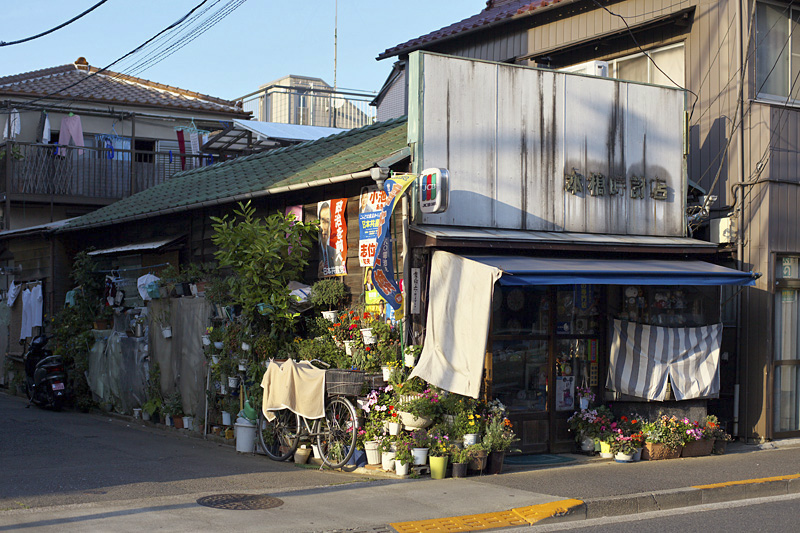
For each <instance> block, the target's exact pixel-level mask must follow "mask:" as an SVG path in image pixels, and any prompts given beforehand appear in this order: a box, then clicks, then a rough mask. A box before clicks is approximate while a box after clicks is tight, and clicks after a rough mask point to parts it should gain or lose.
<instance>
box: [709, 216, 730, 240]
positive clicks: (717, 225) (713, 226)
mask: <svg viewBox="0 0 800 533" xmlns="http://www.w3.org/2000/svg"><path fill="white" fill-rule="evenodd" d="M709 226H710V227H709V230H710V231H709V238H710V240H711V242H713V243H715V244H729V243H732V242H736V228H735V227H734V225H733V223H732V222H731V217H725V218H712V219H711V220H710V221H709Z"/></svg>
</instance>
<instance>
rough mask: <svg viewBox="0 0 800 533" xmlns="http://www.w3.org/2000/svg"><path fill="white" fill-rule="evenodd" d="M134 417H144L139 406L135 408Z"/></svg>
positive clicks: (137, 418)
mask: <svg viewBox="0 0 800 533" xmlns="http://www.w3.org/2000/svg"><path fill="white" fill-rule="evenodd" d="M133 418H134V419H135V420H139V419H140V418H142V410H141V409H139V408H138V407H135V408H134V409H133Z"/></svg>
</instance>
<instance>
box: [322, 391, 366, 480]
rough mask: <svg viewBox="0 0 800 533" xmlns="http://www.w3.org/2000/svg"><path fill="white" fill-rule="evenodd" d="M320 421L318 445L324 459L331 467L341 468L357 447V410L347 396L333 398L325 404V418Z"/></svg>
mask: <svg viewBox="0 0 800 533" xmlns="http://www.w3.org/2000/svg"><path fill="white" fill-rule="evenodd" d="M319 423H320V424H319V427H318V429H317V432H318V435H317V446H318V447H319V451H320V453H321V454H322V461H323V462H324V463H325V464H326V465H328V466H330V467H331V468H341V467H342V466H344V464H345V463H347V461H348V459H350V457H351V456H352V455H353V452H354V451H355V449H356V433H357V429H358V420H357V419H356V410H355V408H354V407H353V404H352V403H350V400H348V399H347V398H342V397H338V398H333V399H331V400H330V401H328V403H327V404H326V405H325V418H323V419H321V420H320V421H319Z"/></svg>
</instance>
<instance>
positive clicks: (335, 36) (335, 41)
mask: <svg viewBox="0 0 800 533" xmlns="http://www.w3.org/2000/svg"><path fill="white" fill-rule="evenodd" d="M338 41H339V0H336V1H335V3H334V13H333V90H334V92H335V91H336V59H337V53H338Z"/></svg>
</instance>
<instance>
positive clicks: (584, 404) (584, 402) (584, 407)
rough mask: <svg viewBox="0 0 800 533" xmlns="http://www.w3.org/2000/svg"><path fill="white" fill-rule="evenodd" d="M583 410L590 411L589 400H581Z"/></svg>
mask: <svg viewBox="0 0 800 533" xmlns="http://www.w3.org/2000/svg"><path fill="white" fill-rule="evenodd" d="M580 402H581V409H588V408H589V398H581V399H580Z"/></svg>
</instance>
